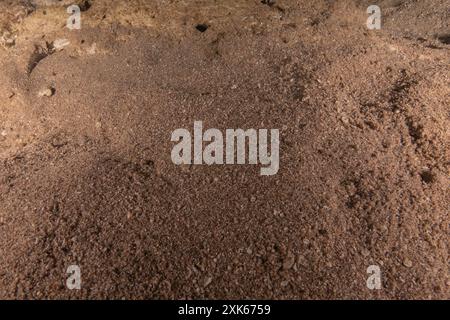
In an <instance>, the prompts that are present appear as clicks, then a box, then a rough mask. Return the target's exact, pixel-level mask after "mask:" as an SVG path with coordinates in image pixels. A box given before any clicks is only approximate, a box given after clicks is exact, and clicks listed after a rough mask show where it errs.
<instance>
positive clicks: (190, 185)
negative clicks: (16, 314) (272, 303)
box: [0, 0, 450, 299]
mask: <svg viewBox="0 0 450 320" xmlns="http://www.w3.org/2000/svg"><path fill="white" fill-rule="evenodd" d="M32 2H33V3H32ZM72 2H76V1H68V2H65V1H63V2H62V4H61V3H60V4H58V5H56V4H55V5H54V4H53V1H43V0H38V1H12V0H9V1H8V0H2V1H1V2H0V36H1V37H0V44H1V46H0V77H1V78H0V79H1V81H0V101H1V104H0V257H1V259H0V298H3V299H24V298H26V299H61V298H69V299H92V298H95V299H105V298H108V299H115V298H117V299H119V298H127V299H198V298H210V299H219V298H220V299H250V298H251V299H449V298H450V295H449V292H450V277H449V231H450V230H449V222H450V219H449V207H450V193H449V164H450V149H449V143H450V140H449V128H450V126H449V124H450V72H449V71H450V64H449V62H450V26H449V23H450V5H449V2H448V0H422V1H412V0H405V1H401V0H385V1H371V2H369V1H356V0H343V1H326V0H317V1H306V0H296V1H295V0H279V1H278V0H277V1H275V2H274V3H272V2H271V3H262V2H261V1H259V0H250V1H249V0H234V1H219V0H217V1H206V0H204V1H200V0H193V1H182V0H173V1H162V0H160V1H143V0H130V1H106V0H91V1H86V0H85V1H78V4H79V5H80V8H81V10H82V12H81V23H82V24H81V29H80V30H69V29H68V28H67V27H66V21H67V19H68V16H69V15H68V13H67V12H66V7H65V6H67V5H68V4H70V3H72ZM374 3H376V4H377V5H379V6H380V8H381V9H382V21H383V23H382V28H381V30H368V28H367V26H366V20H367V18H368V14H367V12H366V9H367V7H368V6H369V5H370V4H374ZM194 121H202V122H203V124H204V126H205V128H218V129H219V130H226V129H228V128H242V129H248V128H255V129H261V128H267V129H271V128H276V129H279V131H280V168H279V171H278V173H277V174H276V175H272V176H261V175H260V167H259V166H254V165H220V166H219V165H216V166H214V165H213V166H195V165H192V166H189V165H184V166H177V165H174V163H173V162H172V160H171V150H172V148H173V147H174V143H173V142H172V141H171V140H170V138H171V134H172V132H173V131H174V130H175V129H177V128H187V129H188V130H192V128H193V124H194ZM71 265H78V266H79V268H80V270H81V279H82V285H81V289H80V290H69V289H68V288H67V286H66V280H67V278H68V274H67V273H66V271H67V268H68V267H69V266H71ZM370 266H377V267H379V270H380V271H381V289H380V290H370V289H369V288H368V287H367V279H368V277H369V274H368V273H367V270H368V268H369V267H370Z"/></svg>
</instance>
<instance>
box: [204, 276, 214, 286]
mask: <svg viewBox="0 0 450 320" xmlns="http://www.w3.org/2000/svg"><path fill="white" fill-rule="evenodd" d="M211 282H212V277H206V278H205V282H204V283H203V286H204V287H205V288H206V287H207V286H209V285H210V284H211Z"/></svg>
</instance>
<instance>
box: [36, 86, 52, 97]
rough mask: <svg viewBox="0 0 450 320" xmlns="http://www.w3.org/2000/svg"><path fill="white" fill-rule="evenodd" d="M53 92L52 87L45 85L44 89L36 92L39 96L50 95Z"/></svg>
mask: <svg viewBox="0 0 450 320" xmlns="http://www.w3.org/2000/svg"><path fill="white" fill-rule="evenodd" d="M54 94H55V89H53V88H52V87H47V88H45V89H42V90H41V91H39V93H38V95H39V97H51V96H53V95H54Z"/></svg>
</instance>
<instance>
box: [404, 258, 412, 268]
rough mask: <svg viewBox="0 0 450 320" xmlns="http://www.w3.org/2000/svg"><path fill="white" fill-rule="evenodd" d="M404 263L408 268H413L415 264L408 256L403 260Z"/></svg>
mask: <svg viewBox="0 0 450 320" xmlns="http://www.w3.org/2000/svg"><path fill="white" fill-rule="evenodd" d="M403 265H404V266H405V267H407V268H411V267H412V266H413V263H412V261H411V260H409V259H408V258H406V259H405V260H403Z"/></svg>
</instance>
